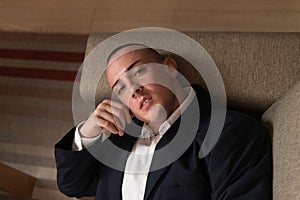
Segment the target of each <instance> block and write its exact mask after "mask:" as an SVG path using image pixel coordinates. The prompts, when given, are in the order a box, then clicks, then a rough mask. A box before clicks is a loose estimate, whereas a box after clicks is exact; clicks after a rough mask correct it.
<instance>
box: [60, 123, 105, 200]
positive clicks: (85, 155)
mask: <svg viewBox="0 0 300 200" xmlns="http://www.w3.org/2000/svg"><path fill="white" fill-rule="evenodd" d="M74 134H75V128H73V129H71V130H70V131H69V132H68V133H67V134H66V135H65V136H64V137H63V138H62V139H61V140H60V141H59V142H58V143H57V144H56V145H55V160H56V167H57V184H58V187H59V189H60V191H61V192H62V193H64V194H66V195H67V196H70V197H77V198H80V197H83V196H95V195H96V188H97V184H98V178H99V174H100V171H99V170H100V167H99V165H100V163H99V162H98V161H97V160H96V159H95V158H94V157H93V156H92V155H91V154H90V153H89V152H88V150H87V149H83V150H81V151H72V145H73V140H74Z"/></svg>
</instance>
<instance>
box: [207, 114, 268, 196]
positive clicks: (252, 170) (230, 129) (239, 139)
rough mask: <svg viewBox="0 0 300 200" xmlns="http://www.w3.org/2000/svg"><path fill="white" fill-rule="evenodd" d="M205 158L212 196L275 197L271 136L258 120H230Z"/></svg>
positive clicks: (246, 118) (244, 118)
mask: <svg viewBox="0 0 300 200" xmlns="http://www.w3.org/2000/svg"><path fill="white" fill-rule="evenodd" d="M206 160H207V166H208V173H209V177H210V181H211V187H212V199H243V200H244V199H258V200H268V199H272V149H271V142H270V135H269V134H268V132H267V131H266V129H265V128H263V127H262V126H261V125H260V124H259V123H258V122H257V121H256V120H254V119H251V118H250V117H249V118H248V117H243V118H242V119H235V120H233V121H231V122H229V123H228V124H227V127H225V128H224V130H223V132H222V135H221V136H220V138H219V140H218V143H217V144H216V146H215V147H214V149H213V150H212V152H211V153H210V154H209V155H208V157H207V159H206Z"/></svg>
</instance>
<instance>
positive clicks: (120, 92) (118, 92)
mask: <svg viewBox="0 0 300 200" xmlns="http://www.w3.org/2000/svg"><path fill="white" fill-rule="evenodd" d="M124 89H125V86H124V85H121V86H120V88H119V89H118V90H117V94H118V95H121V94H122V93H123V91H124Z"/></svg>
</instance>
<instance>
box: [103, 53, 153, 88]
mask: <svg viewBox="0 0 300 200" xmlns="http://www.w3.org/2000/svg"><path fill="white" fill-rule="evenodd" d="M120 51H121V52H117V53H116V55H114V56H113V57H112V58H111V59H110V61H109V62H108V65H107V67H106V77H107V80H108V83H109V85H110V86H112V84H113V83H114V82H115V81H116V80H118V79H119V78H120V77H121V76H122V75H123V74H124V73H125V72H126V71H127V69H128V68H129V67H130V66H131V65H132V64H134V63H136V64H135V66H139V65H141V64H144V63H150V62H157V61H156V59H155V58H154V56H153V55H152V54H151V53H150V52H149V50H148V49H145V48H142V49H138V50H133V51H126V50H125V51H122V50H120Z"/></svg>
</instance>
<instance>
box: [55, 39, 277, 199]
mask: <svg viewBox="0 0 300 200" xmlns="http://www.w3.org/2000/svg"><path fill="white" fill-rule="evenodd" d="M162 65H164V66H166V67H163V66H162ZM177 75H178V73H177V63H176V62H175V60H174V59H173V58H171V57H167V58H163V57H162V56H161V55H159V54H158V53H157V52H156V51H155V50H153V49H151V48H148V47H146V46H144V45H141V44H128V45H124V46H121V47H119V48H117V49H116V50H114V51H113V52H112V53H111V55H110V56H109V58H108V62H107V68H106V76H107V80H108V84H109V86H110V87H111V88H112V90H113V93H114V94H115V95H116V96H117V97H118V99H119V101H114V100H104V101H102V102H101V103H100V104H99V105H98V106H97V107H96V109H95V111H94V112H93V113H92V114H91V115H90V117H89V118H88V119H87V121H86V122H83V123H81V124H79V125H78V126H77V127H76V128H73V129H72V130H71V131H70V132H69V133H68V134H67V135H66V136H65V137H64V138H63V139H62V140H61V141H60V142H58V143H57V144H56V146H55V156H56V163H57V172H58V180H57V181H58V186H59V188H60V190H61V191H62V192H63V193H65V194H66V195H68V196H75V197H82V196H95V195H96V198H97V199H106V200H108V199H113V200H115V199H123V200H126V199H130V200H135V199H200V200H201V199H264V200H265V199H271V187H272V182H271V177H272V167H271V166H272V165H271V163H272V160H271V147H270V139H269V136H268V133H267V132H266V130H265V129H264V128H262V127H261V126H260V125H259V124H258V122H257V121H255V120H254V119H252V118H250V117H248V116H246V115H243V114H241V113H238V112H235V111H231V110H227V115H226V120H225V124H224V128H223V131H222V133H221V135H220V138H219V140H218V142H217V143H216V145H215V146H214V148H213V149H212V151H211V152H210V153H209V154H208V155H207V156H205V157H204V158H200V157H199V151H200V147H201V145H202V143H203V139H204V137H205V135H206V133H207V129H208V124H209V121H210V108H211V107H210V99H209V95H207V93H206V92H205V91H204V90H203V89H202V88H200V87H199V86H194V87H193V88H191V87H187V88H183V87H182V86H181V84H180V83H179V81H178V79H177ZM195 105H197V106H199V108H201V109H200V113H199V111H197V110H195V109H194V108H195ZM199 114H200V115H199ZM186 118H188V119H189V120H190V122H191V123H193V124H195V123H196V125H197V129H196V130H195V135H194V137H193V139H192V141H191V142H190V143H189V145H188V146H187V149H185V150H184V151H183V152H181V153H180V155H179V156H178V157H176V156H175V158H176V159H174V160H173V162H171V163H169V164H167V165H163V164H162V163H163V162H164V161H163V160H162V159H157V158H158V157H159V156H160V155H159V153H156V152H161V151H159V150H161V149H164V148H166V147H167V146H168V145H169V144H170V143H171V142H172V140H173V139H174V138H175V137H176V135H178V134H180V133H179V132H180V131H179V130H181V129H180V128H181V124H182V123H183V124H185V125H183V126H184V129H183V131H181V132H183V133H184V134H185V135H186V137H188V136H189V135H191V134H190V132H193V129H192V128H190V127H189V124H187V123H186V122H185V119H186ZM195 119H198V120H196V121H195ZM132 121H135V122H137V123H140V124H142V125H141V126H142V127H141V128H140V129H139V133H138V134H135V135H134V134H132V133H131V132H130V131H127V130H131V129H128V128H126V127H129V126H130V125H131V124H133V122H132ZM104 132H110V133H112V135H111V136H110V137H109V138H108V140H104V141H103V140H102V137H103V134H104ZM108 141H111V142H112V143H113V144H115V145H117V146H119V147H121V148H122V149H125V150H127V151H128V152H129V153H128V155H126V156H125V157H124V156H123V157H122V156H120V157H118V155H117V154H110V152H108V151H107V150H108V148H106V144H107V143H108ZM89 148H90V149H94V150H93V151H94V152H104V154H101V153H100V154H101V155H100V159H99V157H97V156H92V155H91V154H90V151H88V150H87V149H89ZM178 149H180V145H178ZM175 151H176V149H174V152H175ZM105 153H106V154H109V155H113V156H111V157H110V158H111V159H112V160H114V161H116V162H120V163H121V164H120V166H123V169H121V170H118V169H114V168H112V167H111V166H107V165H105V163H102V162H100V161H99V160H101V156H105V155H106V154H105ZM174 154H175V153H174ZM138 155H143V156H138ZM166 155H168V157H172V156H173V151H172V150H168V153H167V154H166ZM168 157H165V159H168ZM160 164H161V166H160ZM153 166H156V167H153ZM157 166H160V167H157Z"/></svg>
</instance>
